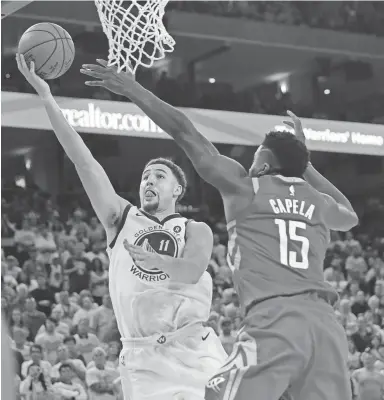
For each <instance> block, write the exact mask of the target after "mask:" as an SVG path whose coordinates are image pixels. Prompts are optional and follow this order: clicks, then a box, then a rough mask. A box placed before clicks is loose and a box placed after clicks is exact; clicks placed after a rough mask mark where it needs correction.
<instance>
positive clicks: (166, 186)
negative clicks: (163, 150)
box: [140, 158, 187, 213]
mask: <svg viewBox="0 0 384 400" xmlns="http://www.w3.org/2000/svg"><path fill="white" fill-rule="evenodd" d="M186 187H187V180H186V178H185V174H184V172H183V170H182V169H181V168H180V167H179V166H178V165H176V164H175V163H174V162H173V161H172V160H169V159H166V158H155V159H153V160H150V161H149V162H148V163H147V165H146V166H145V168H144V172H143V175H142V178H141V183H140V202H141V207H142V209H143V210H144V211H147V212H148V213H155V212H157V211H164V210H167V209H169V208H170V207H172V206H173V207H174V206H175V204H176V202H177V201H179V200H181V198H182V197H183V196H184V193H185V190H186Z"/></svg>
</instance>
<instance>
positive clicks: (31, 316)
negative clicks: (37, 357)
mask: <svg viewBox="0 0 384 400" xmlns="http://www.w3.org/2000/svg"><path fill="white" fill-rule="evenodd" d="M46 318H47V317H46V316H45V314H44V313H43V312H41V311H38V310H37V309H36V301H35V299H34V298H33V297H32V296H30V297H28V298H27V300H26V302H25V312H24V313H23V320H24V323H25V326H26V328H27V329H28V331H29V336H28V340H30V341H33V340H34V339H35V336H36V334H37V332H38V330H39V329H40V327H41V325H43V324H44V322H45V320H46Z"/></svg>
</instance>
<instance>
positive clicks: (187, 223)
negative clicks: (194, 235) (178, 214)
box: [184, 219, 193, 241]
mask: <svg viewBox="0 0 384 400" xmlns="http://www.w3.org/2000/svg"><path fill="white" fill-rule="evenodd" d="M192 221H193V219H187V220H186V221H185V232H184V240H185V241H186V240H187V226H188V225H189V223H190V222H192Z"/></svg>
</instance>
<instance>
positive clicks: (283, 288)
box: [228, 175, 337, 307]
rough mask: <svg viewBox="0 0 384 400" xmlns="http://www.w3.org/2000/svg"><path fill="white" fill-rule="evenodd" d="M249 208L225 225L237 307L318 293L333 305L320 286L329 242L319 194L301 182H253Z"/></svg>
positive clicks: (271, 178) (278, 178)
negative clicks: (237, 299)
mask: <svg viewBox="0 0 384 400" xmlns="http://www.w3.org/2000/svg"><path fill="white" fill-rule="evenodd" d="M253 186H254V191H255V197H254V200H253V202H252V204H251V205H250V206H249V207H248V208H247V209H245V210H244V211H243V212H242V213H240V214H239V215H238V218H237V219H236V220H233V221H230V222H229V223H228V234H229V243H228V263H229V265H230V267H231V269H232V271H233V273H234V283H235V286H236V289H237V292H238V294H239V296H240V301H241V304H243V306H244V307H247V306H248V305H249V304H250V303H251V302H254V301H262V300H265V299H268V298H272V297H277V296H287V295H294V294H299V293H303V292H307V291H318V292H322V293H323V294H325V295H327V296H328V297H329V299H330V300H331V301H336V299H337V294H336V292H335V291H334V290H333V289H332V288H331V286H330V285H329V284H328V283H326V282H324V275H323V261H324V257H325V252H326V249H327V246H328V243H329V236H330V233H329V229H328V228H327V226H326V224H325V221H324V213H325V212H326V207H327V206H326V201H325V198H324V195H323V194H322V193H320V192H318V191H317V190H316V189H314V188H313V187H312V186H311V185H309V184H308V183H307V182H306V181H305V180H303V179H299V178H286V177H282V176H281V175H268V176H263V177H261V178H253Z"/></svg>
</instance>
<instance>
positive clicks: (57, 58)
mask: <svg viewBox="0 0 384 400" xmlns="http://www.w3.org/2000/svg"><path fill="white" fill-rule="evenodd" d="M18 52H19V54H23V55H24V58H25V61H26V62H27V64H28V65H29V63H30V62H31V61H33V62H34V63H35V72H36V74H37V75H38V76H40V77H41V78H43V79H55V78H58V77H60V76H62V75H63V74H64V73H65V72H66V71H68V69H69V67H70V66H71V64H72V62H73V59H74V57H75V46H74V44H73V41H72V38H71V36H70V35H69V33H68V32H67V31H66V30H65V29H64V28H62V27H61V26H59V25H56V24H53V23H51V22H42V23H39V24H36V25H33V26H31V27H30V28H29V29H28V30H26V31H25V32H24V34H23V36H22V37H21V39H20V42H19V48H18Z"/></svg>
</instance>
